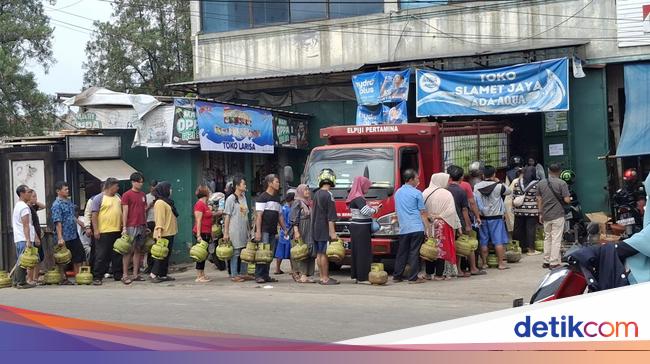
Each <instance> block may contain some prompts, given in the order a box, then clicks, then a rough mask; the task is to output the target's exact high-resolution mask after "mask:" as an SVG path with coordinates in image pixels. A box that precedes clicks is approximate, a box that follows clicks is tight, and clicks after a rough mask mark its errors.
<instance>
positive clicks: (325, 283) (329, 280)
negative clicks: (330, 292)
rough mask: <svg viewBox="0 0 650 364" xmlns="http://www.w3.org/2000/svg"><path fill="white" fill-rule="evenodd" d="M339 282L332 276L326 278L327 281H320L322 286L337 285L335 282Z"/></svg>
mask: <svg viewBox="0 0 650 364" xmlns="http://www.w3.org/2000/svg"><path fill="white" fill-rule="evenodd" d="M339 283H340V282H339V281H337V280H336V279H334V278H330V279H328V280H327V282H323V281H320V284H321V285H323V286H334V285H337V284H339Z"/></svg>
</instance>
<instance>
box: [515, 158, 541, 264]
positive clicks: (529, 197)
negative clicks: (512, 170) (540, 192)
mask: <svg viewBox="0 0 650 364" xmlns="http://www.w3.org/2000/svg"><path fill="white" fill-rule="evenodd" d="M538 182H539V181H538V180H537V171H536V169H535V167H532V166H528V167H526V168H524V170H523V176H522V177H520V178H519V179H517V180H516V181H515V183H514V185H513V189H512V195H513V201H512V203H513V213H514V216H515V225H514V230H513V238H514V239H515V240H519V244H520V246H521V252H522V253H524V254H527V255H538V254H541V252H537V251H536V250H535V230H537V223H538V221H539V210H538V209H537V183H538Z"/></svg>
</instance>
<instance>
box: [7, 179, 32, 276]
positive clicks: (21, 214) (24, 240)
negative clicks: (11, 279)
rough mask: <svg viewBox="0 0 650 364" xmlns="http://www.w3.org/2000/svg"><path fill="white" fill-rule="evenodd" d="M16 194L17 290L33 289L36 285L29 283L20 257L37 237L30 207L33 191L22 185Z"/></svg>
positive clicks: (14, 225) (14, 226)
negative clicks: (21, 265)
mask: <svg viewBox="0 0 650 364" xmlns="http://www.w3.org/2000/svg"><path fill="white" fill-rule="evenodd" d="M16 194H17V195H18V198H19V200H18V202H17V203H16V206H15V207H14V211H13V217H12V220H11V221H12V227H13V231H14V244H15V245H16V267H15V282H16V288H18V289H23V288H32V287H34V285H33V284H29V283H27V273H28V272H27V270H26V269H24V268H21V267H20V256H21V255H22V254H23V252H24V251H25V249H28V248H31V247H32V245H33V244H34V240H35V237H36V231H35V230H34V225H33V224H32V212H31V209H30V208H29V205H28V203H29V201H30V200H31V199H32V190H31V189H30V188H29V187H27V186H25V185H20V186H18V187H17V188H16ZM30 273H31V272H30Z"/></svg>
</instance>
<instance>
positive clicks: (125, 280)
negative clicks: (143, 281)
mask: <svg viewBox="0 0 650 364" xmlns="http://www.w3.org/2000/svg"><path fill="white" fill-rule="evenodd" d="M120 280H121V281H122V283H124V284H126V285H127V286H128V285H129V284H131V283H133V281H132V280H131V279H130V278H129V277H124V278H122V279H120Z"/></svg>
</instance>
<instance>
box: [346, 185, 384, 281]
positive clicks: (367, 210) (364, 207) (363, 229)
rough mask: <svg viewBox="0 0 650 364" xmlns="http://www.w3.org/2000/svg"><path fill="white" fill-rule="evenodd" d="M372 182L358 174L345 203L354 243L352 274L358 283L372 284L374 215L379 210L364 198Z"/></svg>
mask: <svg viewBox="0 0 650 364" xmlns="http://www.w3.org/2000/svg"><path fill="white" fill-rule="evenodd" d="M370 185H372V182H370V180H369V179H368V178H366V177H363V176H358V177H355V178H354V181H353V182H352V188H350V193H349V194H348V198H347V200H345V203H346V204H347V205H348V208H349V209H350V213H351V216H350V244H351V245H352V267H351V269H350V275H351V277H352V279H356V280H357V283H361V284H370V282H369V281H368V273H370V263H372V248H371V245H370V237H371V235H372V231H371V229H372V215H374V214H376V213H377V210H376V209H374V208H372V207H370V206H369V205H368V203H367V202H366V199H365V198H364V195H365V194H366V193H368V190H369V189H370Z"/></svg>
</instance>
